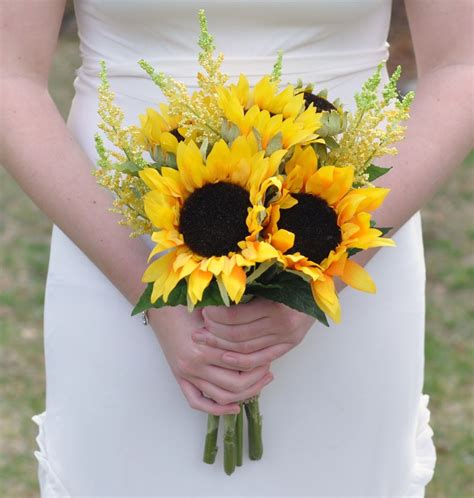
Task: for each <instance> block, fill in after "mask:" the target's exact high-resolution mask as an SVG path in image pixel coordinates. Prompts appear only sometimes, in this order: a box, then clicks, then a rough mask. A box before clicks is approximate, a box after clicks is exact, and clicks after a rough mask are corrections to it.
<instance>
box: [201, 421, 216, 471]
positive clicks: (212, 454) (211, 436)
mask: <svg viewBox="0 0 474 498" xmlns="http://www.w3.org/2000/svg"><path fill="white" fill-rule="evenodd" d="M219 418H220V417H219V415H212V414H209V415H208V417H207V434H206V443H205V445H204V457H203V460H204V462H205V463H209V464H212V463H214V461H215V459H216V454H217V432H218V430H219Z"/></svg>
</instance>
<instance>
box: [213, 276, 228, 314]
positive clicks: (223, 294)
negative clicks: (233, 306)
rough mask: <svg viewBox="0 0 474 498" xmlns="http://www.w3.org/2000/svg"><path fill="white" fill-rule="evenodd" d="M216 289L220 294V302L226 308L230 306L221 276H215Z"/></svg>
mask: <svg viewBox="0 0 474 498" xmlns="http://www.w3.org/2000/svg"><path fill="white" fill-rule="evenodd" d="M216 281H217V287H218V289H219V292H220V294H221V298H222V301H223V302H224V304H225V305H226V306H230V299H229V294H228V293H227V289H226V288H225V285H224V281H223V280H222V276H221V275H217V276H216Z"/></svg>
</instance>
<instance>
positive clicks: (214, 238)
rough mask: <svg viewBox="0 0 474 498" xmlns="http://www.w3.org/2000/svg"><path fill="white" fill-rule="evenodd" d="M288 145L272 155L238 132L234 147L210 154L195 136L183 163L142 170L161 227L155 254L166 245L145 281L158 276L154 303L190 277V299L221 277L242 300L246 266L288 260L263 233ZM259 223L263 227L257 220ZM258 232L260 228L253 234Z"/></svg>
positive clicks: (149, 207)
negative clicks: (265, 201) (269, 193)
mask: <svg viewBox="0 0 474 498" xmlns="http://www.w3.org/2000/svg"><path fill="white" fill-rule="evenodd" d="M284 153H285V151H283V150H280V151H277V152H275V153H273V154H272V155H271V156H270V157H264V154H265V153H264V151H259V150H258V147H257V144H256V143H255V140H254V139H246V138H245V137H239V138H237V139H236V140H235V141H234V142H233V143H232V145H231V146H230V147H229V146H228V145H227V144H226V143H225V142H224V140H220V141H219V142H217V143H216V144H215V145H214V146H213V148H212V150H211V152H210V153H209V155H208V156H207V158H206V159H205V160H204V159H203V157H202V155H201V153H200V151H199V149H198V147H197V145H196V144H195V143H194V142H193V141H190V142H189V143H188V144H185V143H183V142H181V143H179V144H178V147H177V169H176V170H175V169H172V168H167V167H162V168H161V170H160V171H157V170H156V169H153V168H145V169H143V170H142V171H141V172H140V177H141V178H142V179H143V181H144V182H145V183H146V184H147V185H148V186H149V188H150V189H151V191H150V192H149V193H148V194H146V196H145V199H144V205H145V211H146V214H147V216H148V217H149V219H150V220H151V222H152V223H153V225H154V226H155V227H156V228H157V229H158V230H159V231H156V232H154V233H153V234H152V240H153V241H154V242H155V243H156V246H155V248H154V249H153V251H152V252H151V254H150V258H149V259H151V258H152V257H153V256H154V255H156V254H157V253H160V252H162V251H164V250H166V249H168V250H169V252H168V253H166V254H165V255H161V256H160V257H159V258H158V259H157V260H155V261H153V262H152V263H151V264H150V266H149V267H148V268H147V270H146V271H145V273H144V275H143V278H142V281H143V282H153V290H152V295H151V302H152V303H153V302H155V301H156V300H157V299H158V298H160V297H162V298H163V300H164V302H167V300H168V297H169V295H170V293H171V291H172V290H173V289H174V288H175V287H176V285H177V284H178V282H180V281H181V280H182V279H184V278H185V279H187V292H188V299H189V301H190V302H191V303H192V304H193V305H195V304H196V303H198V302H199V301H200V300H201V299H202V296H203V293H204V291H205V289H206V288H207V287H208V286H209V284H210V283H211V281H212V279H213V277H215V278H216V280H217V283H218V284H219V287H220V288H221V289H224V288H225V291H226V292H227V295H228V296H229V298H230V299H231V300H232V301H234V302H236V303H238V302H239V301H240V300H241V298H242V296H243V294H244V292H245V288H246V270H247V269H249V268H251V267H253V266H255V264H256V263H259V262H263V261H267V260H269V259H280V260H281V257H280V255H279V252H278V251H277V250H276V249H275V248H274V247H273V246H272V245H271V244H269V243H267V242H263V241H258V240H257V238H256V237H255V233H256V232H258V231H259V230H261V227H259V226H258V220H259V219H260V218H259V216H257V215H256V213H257V212H261V211H262V209H263V210H264V207H263V206H262V203H261V199H262V198H264V197H265V195H264V191H265V189H267V188H268V187H269V186H270V184H271V182H269V181H268V180H269V179H270V178H271V177H272V176H273V175H274V173H275V171H276V170H277V169H278V166H279V164H280V161H281V158H282V156H283V155H284ZM256 225H257V226H256ZM252 232H253V234H252Z"/></svg>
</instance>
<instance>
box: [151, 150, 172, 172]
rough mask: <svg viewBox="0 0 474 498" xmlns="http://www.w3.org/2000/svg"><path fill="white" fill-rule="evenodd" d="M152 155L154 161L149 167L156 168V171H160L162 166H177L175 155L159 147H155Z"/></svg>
mask: <svg viewBox="0 0 474 498" xmlns="http://www.w3.org/2000/svg"><path fill="white" fill-rule="evenodd" d="M152 157H153V159H154V161H155V162H154V163H153V164H152V165H151V167H152V168H155V169H157V170H158V171H160V169H161V168H162V167H163V166H168V167H169V168H173V169H177V168H178V165H177V163H176V156H175V155H174V154H173V153H171V152H163V150H162V149H161V147H158V146H156V147H155V149H154V150H153V155H152Z"/></svg>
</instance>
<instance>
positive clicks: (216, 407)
mask: <svg viewBox="0 0 474 498" xmlns="http://www.w3.org/2000/svg"><path fill="white" fill-rule="evenodd" d="M178 383H179V386H180V387H181V390H182V391H183V394H184V396H185V398H186V400H187V401H188V403H189V406H190V407H191V408H194V409H195V410H200V411H202V412H206V413H211V414H212V415H230V414H236V413H239V412H240V407H239V405H238V404H237V403H230V404H225V405H220V404H219V403H216V401H214V400H213V399H209V398H206V397H204V396H203V393H202V392H201V391H200V390H199V389H198V388H197V387H196V386H194V385H193V384H191V382H189V381H188V380H186V379H183V378H181V379H179V380H178Z"/></svg>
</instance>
